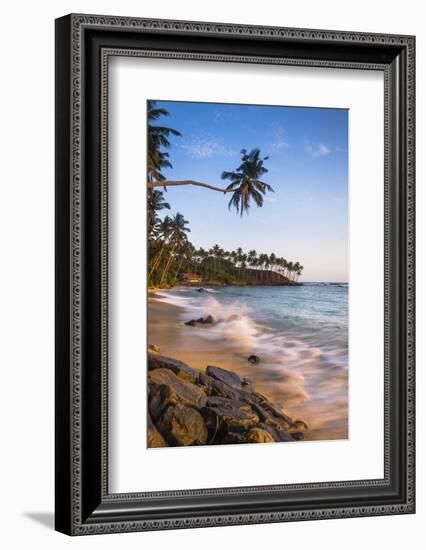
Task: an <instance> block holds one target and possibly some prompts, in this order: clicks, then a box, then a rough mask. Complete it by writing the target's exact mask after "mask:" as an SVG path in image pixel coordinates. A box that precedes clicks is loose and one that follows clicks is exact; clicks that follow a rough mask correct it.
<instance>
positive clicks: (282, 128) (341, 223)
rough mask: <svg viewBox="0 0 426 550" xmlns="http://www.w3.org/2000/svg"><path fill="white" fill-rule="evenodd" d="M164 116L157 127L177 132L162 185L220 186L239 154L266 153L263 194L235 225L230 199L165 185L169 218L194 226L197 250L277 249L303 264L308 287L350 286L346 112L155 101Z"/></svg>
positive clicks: (234, 166) (236, 218)
mask: <svg viewBox="0 0 426 550" xmlns="http://www.w3.org/2000/svg"><path fill="white" fill-rule="evenodd" d="M158 106H161V107H165V108H166V109H167V110H168V111H169V113H170V116H169V117H167V119H165V118H163V119H161V121H159V122H158V124H165V125H168V126H171V127H172V128H175V129H177V130H179V131H180V132H181V134H182V137H172V138H171V140H170V141H171V143H172V146H171V148H170V150H169V153H170V161H171V162H172V164H173V168H172V169H168V170H164V171H163V172H164V174H165V176H166V178H167V179H170V180H181V179H193V180H197V181H201V182H205V183H211V184H213V185H218V186H219V187H225V186H226V184H227V182H226V181H223V180H221V177H220V176H221V173H222V171H223V170H234V169H235V168H237V167H238V166H239V164H240V159H241V154H240V151H241V149H243V148H245V149H248V150H250V149H252V148H254V147H258V148H259V149H260V150H261V154H262V156H265V155H268V156H269V159H268V160H267V161H265V166H266V167H267V168H268V170H269V172H268V173H267V174H265V175H264V176H263V178H262V179H263V181H265V182H267V183H269V184H270V185H271V186H272V187H273V188H274V191H275V193H267V194H266V195H265V199H264V205H263V207H261V208H258V207H256V206H255V204H253V205H252V208H251V209H250V213H249V215H244V216H243V218H242V219H241V218H240V217H239V216H238V215H237V213H236V211H235V210H231V211H229V210H228V201H229V198H230V195H224V194H222V193H218V192H216V191H211V190H208V189H204V188H200V187H194V186H181V187H169V188H168V191H167V193H166V194H165V195H166V199H167V201H168V202H169V203H170V204H171V207H172V210H171V211H172V212H173V213H175V212H177V211H178V212H181V213H182V214H183V215H184V216H185V218H186V219H187V220H189V222H190V228H191V233H190V240H191V242H192V243H193V244H194V246H196V247H200V246H202V247H204V248H210V247H212V246H213V245H214V244H215V243H217V244H219V245H220V246H221V247H222V248H224V249H227V250H232V249H236V248H238V247H239V246H241V247H242V248H243V249H244V250H245V251H248V250H250V249H253V248H254V249H256V250H257V252H258V253H261V252H265V253H269V254H270V253H271V252H274V253H275V254H276V255H278V256H284V257H285V258H286V259H287V260H288V261H299V262H300V263H301V264H302V265H303V266H304V272H303V278H302V279H303V280H305V281H330V282H331V281H347V280H348V111H347V110H344V109H324V108H305V107H277V106H254V105H228V104H214V103H190V102H170V101H160V102H158Z"/></svg>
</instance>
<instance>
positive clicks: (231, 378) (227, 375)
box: [206, 365, 242, 390]
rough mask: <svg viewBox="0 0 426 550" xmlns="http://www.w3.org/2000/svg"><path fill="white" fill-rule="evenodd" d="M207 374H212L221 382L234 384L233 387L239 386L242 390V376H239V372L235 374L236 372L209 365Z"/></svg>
mask: <svg viewBox="0 0 426 550" xmlns="http://www.w3.org/2000/svg"><path fill="white" fill-rule="evenodd" d="M206 374H207V375H208V376H211V377H212V378H214V379H215V380H219V382H223V383H224V384H228V386H232V387H233V388H237V389H238V390H240V389H241V387H242V382H241V378H240V377H239V376H238V374H235V372H231V371H229V370H225V369H222V368H220V367H213V366H210V365H209V366H208V367H207V369H206Z"/></svg>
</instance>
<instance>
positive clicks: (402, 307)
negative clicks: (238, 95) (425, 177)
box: [55, 14, 415, 535]
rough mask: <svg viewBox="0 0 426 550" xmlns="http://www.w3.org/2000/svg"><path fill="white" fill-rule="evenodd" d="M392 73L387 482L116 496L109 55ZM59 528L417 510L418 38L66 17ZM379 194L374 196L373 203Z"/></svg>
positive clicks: (59, 266) (388, 109) (101, 529)
mask: <svg viewBox="0 0 426 550" xmlns="http://www.w3.org/2000/svg"><path fill="white" fill-rule="evenodd" d="M111 56H140V57H147V58H166V59H171V60H179V59H189V60H203V61H205V60H208V61H211V62H215V61H226V62H239V63H257V64H259V63H261V64H263V63H264V64H277V65H297V66H302V67H325V68H331V67H334V68H342V69H356V70H375V71H381V72H382V73H383V75H384V90H385V93H384V120H385V131H384V135H385V139H384V161H385V164H384V189H385V193H384V198H383V200H384V211H385V227H384V235H385V255H384V256H385V257H384V265H385V272H384V281H385V293H384V300H385V315H384V334H385V338H384V340H385V342H384V346H385V366H384V370H385V376H384V388H383V391H384V403H385V407H384V477H383V479H373V480H369V479H363V480H361V481H352V480H351V481H339V482H318V483H303V484H287V485H272V486H263V485H262V486H256V485H253V486H247V487H228V488H225V489H223V488H212V489H196V490H194V489H191V490H187V491H157V492H149V493H137V492H135V493H125V494H123V493H110V492H109V490H108V345H107V342H108V154H107V151H108V150H107V142H108V134H107V128H108V85H107V83H108V60H109V59H110V57H111ZM55 177H56V384H55V392H56V447H55V452H56V474H55V476H56V529H57V530H58V531H61V532H63V533H66V534H69V535H85V534H100V533H120V532H128V531H145V530H159V529H181V528H189V527H207V526H219V525H239V524H249V523H268V522H285V521H302V520H313V519H328V518H348V517H360V516H374V515H388V514H410V513H414V511H415V479H414V476H415V471H414V469H415V468H414V465H415V452H414V423H415V419H414V412H415V411H414V376H415V374H414V322H415V319H414V285H415V282H414V225H415V223H414V183H415V38H414V37H413V36H399V35H388V34H387V35H382V34H371V33H368V34H365V33H354V32H342V31H329V30H327V31H326V30H308V29H292V28H278V27H261V26H246V25H235V24H218V23H201V22H189V21H168V20H152V19H139V18H128V17H116V16H111V17H109V16H98V15H79V14H72V15H67V16H65V17H62V18H60V19H58V20H56V172H55ZM366 200H368V197H366Z"/></svg>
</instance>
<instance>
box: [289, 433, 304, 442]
mask: <svg viewBox="0 0 426 550" xmlns="http://www.w3.org/2000/svg"><path fill="white" fill-rule="evenodd" d="M291 437H292V438H293V439H294V440H295V441H302V440H303V433H302V432H292V433H291Z"/></svg>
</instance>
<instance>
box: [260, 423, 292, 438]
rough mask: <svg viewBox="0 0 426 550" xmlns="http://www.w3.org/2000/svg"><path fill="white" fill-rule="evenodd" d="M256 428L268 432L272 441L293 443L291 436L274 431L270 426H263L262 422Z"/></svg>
mask: <svg viewBox="0 0 426 550" xmlns="http://www.w3.org/2000/svg"><path fill="white" fill-rule="evenodd" d="M257 427H258V428H261V429H262V430H264V431H265V432H268V433H269V434H270V436H271V437H272V438H273V440H274V441H278V442H290V441H294V439H293V438H292V437H291V435H290V434H289V433H288V432H287V431H285V430H284V431H280V430H276V429H274V428H273V427H272V426H270V425H268V424H264V423H263V422H260V423H259V424H258V426H257Z"/></svg>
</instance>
